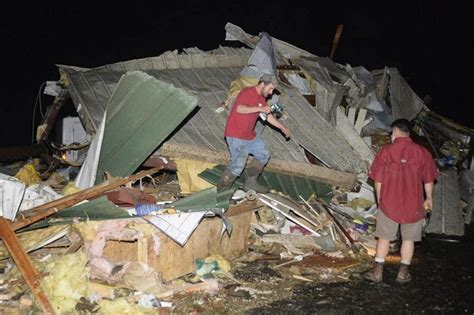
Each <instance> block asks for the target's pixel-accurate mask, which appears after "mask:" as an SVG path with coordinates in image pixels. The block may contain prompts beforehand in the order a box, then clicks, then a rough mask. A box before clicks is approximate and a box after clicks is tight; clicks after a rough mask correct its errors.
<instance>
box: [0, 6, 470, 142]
mask: <svg viewBox="0 0 474 315" xmlns="http://www.w3.org/2000/svg"><path fill="white" fill-rule="evenodd" d="M309 5H310V3H309V2H301V4H300V3H299V2H298V1H290V2H284V3H279V2H273V3H272V2H268V1H255V2H241V1H239V2H237V1H226V2H224V1H217V2H206V3H204V2H197V1H180V2H179V3H162V2H161V1H154V2H153V3H152V4H140V3H138V4H137V3H132V1H129V2H119V1H116V2H112V3H109V4H103V3H99V1H96V3H86V2H83V1H74V2H73V1H64V2H57V3H56V2H40V3H26V2H25V3H23V2H18V1H17V2H14V3H8V4H5V5H2V6H3V8H2V9H1V16H0V18H1V19H0V40H1V41H2V49H1V52H2V63H3V67H2V84H1V85H0V92H1V95H2V98H1V100H2V104H1V105H0V117H1V120H0V123H1V125H0V135H1V140H0V146H5V145H19V144H29V143H31V137H32V119H33V108H34V104H35V101H36V99H37V95H38V89H39V88H40V85H41V83H42V82H44V81H46V80H53V81H54V80H57V79H59V73H58V70H57V68H56V66H55V65H56V64H67V65H74V66H79V67H97V66H101V65H104V64H109V63H114V62H118V61H125V60H130V59H136V58H143V57H150V56H157V55H160V54H161V53H163V52H165V51H167V50H174V49H178V50H181V49H182V48H187V47H198V48H200V49H203V50H210V49H214V48H217V47H218V46H219V45H226V44H227V45H229V43H226V42H225V40H224V39H225V30H224V26H225V24H226V22H232V23H234V24H236V25H238V26H240V27H242V28H243V29H244V30H245V31H246V32H248V33H250V34H253V35H256V34H258V33H259V32H261V31H266V32H268V33H269V34H270V35H271V36H273V37H275V38H278V39H281V40H283V41H286V42H288V43H291V44H293V45H295V46H298V47H300V48H303V49H305V50H307V51H309V52H311V53H314V54H316V55H319V56H328V55H329V52H330V49H331V43H332V39H333V36H334V32H335V30H336V27H337V26H338V25H339V24H341V23H342V24H344V31H343V33H342V37H341V40H340V42H339V46H338V48H337V51H336V55H335V58H334V60H335V61H336V62H338V63H341V64H346V63H348V64H350V65H351V66H358V65H362V66H364V67H366V68H367V69H368V70H373V69H380V68H383V67H384V66H386V65H387V66H389V67H396V68H398V69H399V70H400V72H401V73H402V75H403V76H404V78H405V79H406V80H407V81H408V82H409V84H410V85H411V87H412V88H413V89H414V90H415V92H416V93H417V94H418V96H420V97H421V98H423V97H424V96H425V95H430V96H431V98H432V102H431V103H430V104H429V107H430V108H431V109H432V110H434V111H435V112H437V113H439V114H441V115H444V116H447V117H448V118H451V119H453V120H455V121H457V122H458V123H461V124H464V125H467V126H469V127H471V128H474V119H473V117H474V115H473V111H472V110H471V107H472V98H473V97H472V96H471V94H472V92H471V91H472V90H473V87H472V83H471V82H472V80H471V79H469V75H470V72H472V70H471V68H472V67H471V66H470V63H472V61H471V60H470V59H471V54H472V47H473V36H472V32H471V31H472V26H471V25H470V24H471V21H472V20H473V18H472V16H471V15H472V13H471V12H472V11H471V10H468V9H467V8H466V7H464V5H462V6H455V5H451V4H449V3H442V4H434V3H432V2H431V1H420V0H414V1H410V2H403V1H402V2H400V1H390V2H387V1H378V2H373V3H367V2H363V1H351V2H343V1H331V2H330V3H329V1H328V3H321V2H319V1H318V2H311V6H313V7H315V8H313V9H310V8H309ZM466 6H467V5H466ZM234 45H235V44H234ZM41 100H42V107H43V111H44V110H45V108H46V106H47V105H49V104H50V102H51V101H52V97H50V96H45V95H43V96H41ZM74 113H75V111H74V109H73V108H72V106H71V105H70V104H69V106H67V107H66V108H64V109H63V110H62V112H61V115H63V116H65V115H69V114H74ZM40 120H41V116H40V114H39V107H38V108H37V111H36V117H35V122H36V123H38V122H39V121H40Z"/></svg>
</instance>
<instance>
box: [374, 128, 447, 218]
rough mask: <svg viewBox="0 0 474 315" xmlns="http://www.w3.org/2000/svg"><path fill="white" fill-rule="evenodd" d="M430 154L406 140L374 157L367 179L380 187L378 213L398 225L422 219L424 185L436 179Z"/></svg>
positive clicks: (403, 139)
mask: <svg viewBox="0 0 474 315" xmlns="http://www.w3.org/2000/svg"><path fill="white" fill-rule="evenodd" d="M438 175H439V173H438V169H437V168H436V165H435V162H434V160H433V158H432V157H431V154H430V153H429V152H428V150H426V149H425V148H424V147H422V146H421V145H418V144H416V143H414V142H413V141H412V140H411V139H410V138H409V137H402V138H396V139H395V142H394V143H392V144H388V145H386V146H384V147H383V148H382V149H381V150H380V152H379V153H378V154H377V155H376V157H375V159H374V162H373V163H372V167H371V168H370V172H369V176H370V178H372V179H373V180H374V181H377V182H380V183H382V187H381V191H380V204H379V206H380V209H381V210H382V211H383V213H384V214H385V215H386V216H387V217H389V218H390V219H392V220H393V221H395V222H398V223H415V222H417V221H419V220H421V219H423V217H424V209H423V201H424V188H423V184H424V183H431V182H433V181H434V180H435V179H436V177H438Z"/></svg>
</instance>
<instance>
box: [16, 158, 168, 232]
mask: <svg viewBox="0 0 474 315" xmlns="http://www.w3.org/2000/svg"><path fill="white" fill-rule="evenodd" d="M163 168H164V166H159V167H155V168H152V169H149V170H145V171H141V172H139V173H137V174H134V175H130V176H128V177H125V178H120V177H118V178H114V179H112V180H109V181H107V182H104V183H101V184H99V185H97V186H94V187H91V188H88V189H84V190H82V191H79V192H77V193H75V194H72V195H69V196H65V197H63V198H61V199H57V200H54V201H51V202H48V203H45V204H44V205H41V206H38V207H35V208H33V209H31V210H29V213H34V214H33V215H31V216H29V217H24V218H21V219H17V220H16V221H14V222H13V223H12V224H11V227H12V229H13V230H14V231H16V230H18V229H21V228H23V227H25V226H28V225H30V224H33V223H35V222H37V221H40V220H42V219H44V218H46V217H48V216H50V215H53V214H55V213H56V212H58V211H60V210H63V209H66V208H69V207H70V206H73V205H75V204H77V203H79V202H81V201H83V200H87V199H90V198H95V197H99V196H100V195H102V194H103V193H105V192H107V191H109V190H112V189H115V188H118V187H120V186H122V185H125V184H127V183H129V182H133V181H136V180H138V179H140V178H143V177H145V176H148V175H152V174H155V173H157V172H159V171H160V170H162V169H163Z"/></svg>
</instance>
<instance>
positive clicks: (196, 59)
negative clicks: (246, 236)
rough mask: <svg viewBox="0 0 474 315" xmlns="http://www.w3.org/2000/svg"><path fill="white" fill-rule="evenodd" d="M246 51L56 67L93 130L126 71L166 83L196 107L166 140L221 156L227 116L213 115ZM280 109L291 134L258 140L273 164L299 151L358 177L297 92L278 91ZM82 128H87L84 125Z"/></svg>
mask: <svg viewBox="0 0 474 315" xmlns="http://www.w3.org/2000/svg"><path fill="white" fill-rule="evenodd" d="M250 53H251V51H250V50H245V49H233V48H224V47H221V48H219V49H217V50H215V51H211V52H207V53H202V52H200V51H199V50H197V49H193V50H192V53H191V54H180V55H178V54H177V52H176V51H175V52H168V53H165V54H163V55H161V56H159V57H154V58H145V59H140V60H132V61H127V62H120V63H116V64H112V65H106V66H103V67H99V68H95V69H90V70H84V69H78V68H74V67H67V66H60V68H61V69H62V70H63V71H66V72H67V73H68V75H69V79H70V83H71V84H70V90H71V95H72V98H73V100H74V102H75V105H76V108H78V112H79V113H81V112H82V115H81V117H83V119H86V120H89V121H91V126H90V127H91V128H90V129H92V130H95V128H96V126H98V123H99V119H100V118H101V117H102V115H103V112H104V108H105V104H106V103H107V101H108V99H109V98H110V95H111V94H112V92H113V91H114V89H115V85H116V84H117V82H118V80H119V79H120V77H121V76H122V75H123V74H124V73H125V72H127V71H130V70H136V69H139V70H142V71H144V72H146V73H148V74H149V75H151V76H153V77H155V78H156V79H159V80H161V81H165V82H168V83H172V84H173V85H174V86H176V87H179V88H182V89H184V90H185V91H187V92H189V93H190V94H192V95H194V96H196V97H197V99H198V105H199V106H200V108H199V110H197V111H196V112H195V113H194V114H193V116H192V117H191V118H190V119H189V120H187V121H186V123H184V124H183V125H182V126H181V128H179V130H178V131H177V132H176V133H175V134H174V135H173V136H172V137H171V138H170V139H169V140H168V142H169V143H174V144H188V145H195V146H199V147H203V148H208V149H211V150H216V151H227V145H226V143H225V140H224V137H223V130H224V126H225V123H226V119H227V113H228V112H227V111H225V112H221V113H216V111H215V110H216V109H217V108H219V107H220V106H221V103H222V101H224V100H226V99H227V96H228V87H229V86H230V83H231V82H232V81H233V80H234V79H236V78H237V77H238V75H239V73H240V71H241V69H242V67H243V66H245V65H246V64H247V60H248V58H249V56H250ZM279 90H281V92H282V95H281V97H280V100H281V104H282V105H283V107H284V117H282V121H283V123H284V124H285V125H286V126H288V127H289V128H290V130H291V131H292V135H293V136H292V139H291V140H290V141H285V139H284V137H283V136H282V135H281V134H279V133H278V132H275V131H273V130H268V129H269V128H265V129H264V131H263V137H264V138H265V140H266V141H267V143H268V146H269V149H270V152H271V154H272V157H273V158H274V159H279V160H283V161H293V162H300V163H307V160H306V157H305V155H304V151H303V149H302V148H301V147H300V145H301V146H303V147H305V148H306V149H307V150H308V151H310V152H312V153H313V154H314V155H316V156H317V157H318V158H319V159H320V160H322V161H323V162H324V163H326V164H327V165H329V166H330V167H331V168H334V169H339V170H343V171H348V172H363V171H365V167H366V166H365V164H364V163H363V161H362V160H361V159H360V157H359V156H358V155H357V154H356V153H355V152H354V151H353V149H352V148H351V147H350V145H349V143H348V142H347V141H346V140H345V139H344V138H343V137H342V136H341V135H340V134H339V133H338V132H337V130H335V129H334V128H333V127H332V126H331V125H330V124H329V123H328V122H327V121H326V120H325V119H324V118H323V117H322V116H321V115H320V114H319V113H318V112H317V111H316V109H315V108H314V107H312V106H310V104H309V103H308V102H307V101H306V99H305V98H304V97H303V96H302V95H301V94H300V93H299V92H298V91H297V89H295V88H293V87H289V86H282V87H281V88H280V89H279ZM86 125H87V124H86Z"/></svg>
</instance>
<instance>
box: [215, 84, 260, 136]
mask: <svg viewBox="0 0 474 315" xmlns="http://www.w3.org/2000/svg"><path fill="white" fill-rule="evenodd" d="M239 105H246V106H252V107H253V106H255V107H258V106H265V105H266V102H265V98H264V97H263V96H261V95H260V94H259V93H258V92H257V89H256V88H255V86H250V87H246V88H244V89H242V91H240V93H239V94H238V95H237V98H236V99H235V102H234V105H233V106H232V109H231V110H230V114H229V118H227V124H226V126H225V131H224V136H225V137H232V138H238V139H243V140H253V139H254V138H255V136H256V133H255V130H254V129H255V123H256V122H257V119H258V116H259V115H260V113H252V114H239V113H237V106H239Z"/></svg>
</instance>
